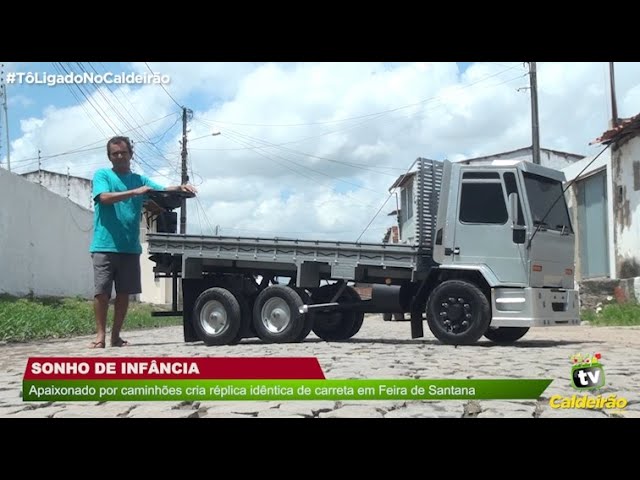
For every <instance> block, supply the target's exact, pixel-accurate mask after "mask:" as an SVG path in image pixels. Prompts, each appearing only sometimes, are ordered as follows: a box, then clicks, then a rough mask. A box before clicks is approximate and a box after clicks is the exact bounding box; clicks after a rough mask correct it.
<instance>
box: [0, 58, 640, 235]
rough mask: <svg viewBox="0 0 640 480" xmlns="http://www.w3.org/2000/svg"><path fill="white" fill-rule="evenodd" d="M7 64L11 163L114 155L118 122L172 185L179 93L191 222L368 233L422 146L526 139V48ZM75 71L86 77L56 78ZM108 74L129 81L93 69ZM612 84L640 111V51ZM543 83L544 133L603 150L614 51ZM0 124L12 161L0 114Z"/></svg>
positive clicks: (95, 162)
mask: <svg viewBox="0 0 640 480" xmlns="http://www.w3.org/2000/svg"><path fill="white" fill-rule="evenodd" d="M0 63H2V62H1V59H0ZM2 65H3V66H2V72H3V73H2V74H1V75H0V76H1V77H2V79H3V80H4V81H5V82H9V80H10V77H11V76H12V75H11V74H16V75H13V76H12V77H13V78H11V80H13V83H11V84H7V85H6V99H7V116H8V120H9V122H8V125H9V130H8V132H9V140H10V142H9V143H10V148H11V150H10V160H11V170H12V172H15V173H26V172H30V171H34V170H37V169H38V156H40V165H41V168H42V169H45V170H50V171H55V172H60V173H64V174H66V173H67V172H69V173H70V174H71V175H75V176H80V177H85V178H92V176H93V174H94V173H95V171H96V170H97V169H99V168H109V167H110V166H111V164H110V162H109V160H108V158H107V156H106V142H107V140H108V139H109V138H110V137H112V136H114V135H127V136H129V137H130V138H131V139H132V141H133V144H134V162H133V169H134V171H136V172H138V173H143V174H145V175H148V176H149V177H151V178H152V179H153V180H154V181H156V182H158V183H160V184H163V185H176V184H179V183H180V179H181V175H180V166H181V139H182V118H181V115H182V107H186V108H188V109H189V110H190V111H191V112H192V113H191V114H190V116H189V121H188V133H187V148H188V157H187V159H188V173H189V177H190V183H192V184H193V185H195V186H196V187H197V188H198V192H199V193H198V196H197V197H196V198H195V199H192V200H189V202H190V203H189V209H188V225H187V232H188V233H190V234H204V235H211V234H213V233H214V232H215V231H218V233H219V234H220V235H225V236H243V237H266V238H272V237H286V238H299V239H318V240H340V241H357V240H359V241H363V242H376V243H377V242H380V241H381V240H382V237H383V236H384V233H385V232H386V230H387V228H388V227H390V226H391V225H393V224H394V222H395V217H393V216H389V215H388V214H389V213H390V212H391V211H393V210H394V209H395V208H396V196H395V195H390V193H389V187H390V186H391V185H392V184H393V182H394V181H395V179H396V178H397V177H399V176H400V175H402V174H403V173H405V172H406V171H407V170H408V169H409V168H410V167H411V165H412V164H413V162H414V161H415V160H416V159H417V158H418V157H426V158H431V159H436V160H445V159H448V160H453V161H459V160H462V159H466V158H473V157H477V156H484V155H490V154H495V153H500V152H505V151H509V150H514V149H518V148H522V147H528V146H530V145H531V144H532V133H531V100H530V89H529V88H528V87H529V75H528V73H529V66H528V64H527V63H523V62H501V63H485V62H482V63H456V62H450V63H445V62H435V63H428V62H427V63H424V62H423V63H357V62H340V63H327V62H323V63H248V62H244V63H156V62H149V63H145V62H138V63H135V62H134V63H129V62H123V63H100V62H82V63H81V62H70V63H68V62H51V63H20V62H4V63H2ZM29 73H32V74H34V76H30V75H28V74H29ZM36 73H37V74H38V75H37V76H35V74H36ZM70 73H73V74H78V75H84V76H85V77H84V78H82V79H81V80H82V82H78V83H75V84H74V83H67V84H65V83H63V82H57V79H56V81H55V82H54V81H53V79H54V76H65V75H68V74H70ZM89 74H91V75H93V76H94V77H93V83H91V82H90V80H92V79H91V78H90V75H89ZM105 74H107V75H106V78H107V79H108V80H114V79H122V80H123V82H121V83H115V82H113V81H112V83H107V82H104V81H103V82H100V80H97V79H96V77H95V76H97V75H102V76H104V75H105ZM127 74H138V81H131V77H132V75H129V77H126V75H127ZM154 74H155V76H153V75H154ZM19 79H21V80H22V83H20V82H19ZM33 79H35V80H36V81H37V82H44V83H34V81H33ZM85 79H86V80H87V81H86V82H85V81H84V80H85ZM29 80H31V82H29ZM47 80H50V81H48V82H47ZM160 81H163V82H166V83H162V84H160V83H159V82H160ZM47 83H48V84H47ZM615 83H616V85H615V92H616V99H617V108H618V116H619V117H622V118H625V117H631V116H633V115H636V114H638V113H640V63H615ZM537 84H538V110H539V124H540V145H541V147H542V148H549V149H554V150H560V151H564V152H570V153H576V154H581V155H585V156H591V155H595V154H597V153H598V152H599V151H600V150H601V148H602V147H601V146H598V145H592V146H590V145H589V143H590V142H592V141H593V140H594V139H596V138H597V137H598V136H600V135H601V134H602V133H603V132H604V131H605V130H607V129H608V125H609V119H610V118H611V93H610V81H609V64H608V62H599V63H598V62H592V63H566V62H565V63H537ZM0 125H1V130H2V131H1V132H0V161H1V165H0V166H1V167H2V168H6V167H7V145H6V136H5V135H6V125H5V123H4V116H3V115H2V122H0Z"/></svg>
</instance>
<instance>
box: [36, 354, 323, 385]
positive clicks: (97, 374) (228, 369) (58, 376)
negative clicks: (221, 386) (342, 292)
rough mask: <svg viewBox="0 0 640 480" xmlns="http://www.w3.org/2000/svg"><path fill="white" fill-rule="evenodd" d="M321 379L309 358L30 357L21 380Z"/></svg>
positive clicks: (319, 370) (317, 368)
mask: <svg viewBox="0 0 640 480" xmlns="http://www.w3.org/2000/svg"><path fill="white" fill-rule="evenodd" d="M80 378H82V379H91V380H105V379H112V380H116V379H119V380H123V379H176V380H177V379H226V380H253V379H262V380H265V379H274V380H277V379H293V380H296V379H324V378H325V376H324V372H323V371H322V368H321V367H320V363H319V362H318V359H317V358H313V357H195V358H194V357H112V358H101V357H91V358H88V357H31V358H29V361H28V362H27V368H26V370H25V374H24V379H25V380H73V379H80Z"/></svg>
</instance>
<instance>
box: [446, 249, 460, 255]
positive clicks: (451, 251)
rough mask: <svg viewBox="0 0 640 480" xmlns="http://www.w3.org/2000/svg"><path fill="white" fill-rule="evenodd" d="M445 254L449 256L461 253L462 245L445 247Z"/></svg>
mask: <svg viewBox="0 0 640 480" xmlns="http://www.w3.org/2000/svg"><path fill="white" fill-rule="evenodd" d="M444 254H445V255H447V256H449V255H460V247H453V248H445V249H444Z"/></svg>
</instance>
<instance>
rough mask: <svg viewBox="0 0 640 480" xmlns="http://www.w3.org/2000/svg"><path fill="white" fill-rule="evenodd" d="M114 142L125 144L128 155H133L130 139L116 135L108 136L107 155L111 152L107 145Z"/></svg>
mask: <svg viewBox="0 0 640 480" xmlns="http://www.w3.org/2000/svg"><path fill="white" fill-rule="evenodd" d="M116 143H124V144H125V145H126V146H127V150H129V155H133V147H132V146H131V140H129V137H121V136H118V137H112V138H110V139H109V141H108V142H107V156H109V154H110V153H111V152H110V151H109V145H115V144H116Z"/></svg>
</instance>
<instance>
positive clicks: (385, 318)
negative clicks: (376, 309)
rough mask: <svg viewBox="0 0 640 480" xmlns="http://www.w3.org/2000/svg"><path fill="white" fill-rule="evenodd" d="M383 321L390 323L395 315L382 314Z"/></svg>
mask: <svg viewBox="0 0 640 480" xmlns="http://www.w3.org/2000/svg"><path fill="white" fill-rule="evenodd" d="M382 320H384V321H385V322H390V321H391V320H393V314H392V313H383V314H382Z"/></svg>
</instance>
